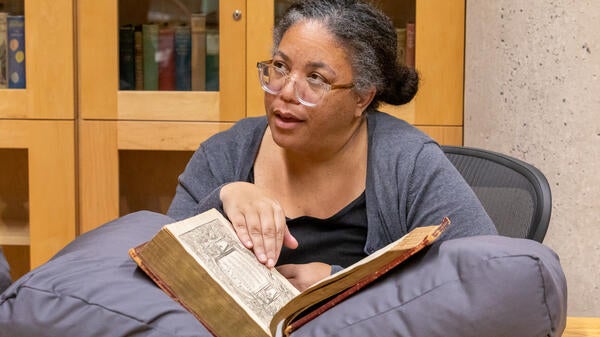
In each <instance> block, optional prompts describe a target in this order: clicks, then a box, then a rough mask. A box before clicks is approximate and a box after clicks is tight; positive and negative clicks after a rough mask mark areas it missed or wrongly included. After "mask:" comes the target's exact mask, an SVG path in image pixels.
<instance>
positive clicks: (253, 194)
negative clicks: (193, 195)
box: [220, 182, 298, 268]
mask: <svg viewBox="0 0 600 337" xmlns="http://www.w3.org/2000/svg"><path fill="white" fill-rule="evenodd" d="M220 197H221V202H222V203H223V210H224V211H225V214H226V215H227V217H228V218H229V221H231V224H232V225H233V229H234V230H235V232H236V233H237V236H238V238H239V239H240V241H241V242H242V244H243V245H244V246H246V248H248V249H252V250H253V251H254V255H256V258H257V259H258V261H260V262H261V263H263V264H264V265H266V266H267V267H269V268H272V267H274V266H275V264H276V263H277V259H278V258H279V254H280V253H281V247H282V246H283V245H285V246H286V247H288V248H291V249H294V248H296V247H298V241H296V239H295V238H294V237H293V236H292V234H291V233H290V232H289V230H288V228H287V224H286V221H285V213H284V212H283V209H282V208H281V206H280V205H279V202H278V201H277V200H275V199H274V198H272V197H270V196H269V195H268V194H267V193H266V192H265V191H264V190H262V189H261V188H259V187H257V186H256V185H254V184H251V183H247V182H233V183H229V184H227V185H225V186H223V187H222V188H221V194H220Z"/></svg>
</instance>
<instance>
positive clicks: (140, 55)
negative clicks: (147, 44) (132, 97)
mask: <svg viewBox="0 0 600 337" xmlns="http://www.w3.org/2000/svg"><path fill="white" fill-rule="evenodd" d="M133 41H134V43H133V52H134V63H135V90H144V44H143V38H142V25H135V28H134V31H133Z"/></svg>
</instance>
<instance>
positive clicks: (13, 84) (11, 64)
mask: <svg viewBox="0 0 600 337" xmlns="http://www.w3.org/2000/svg"><path fill="white" fill-rule="evenodd" d="M6 35H7V40H8V87H9V88H16V89H24V88H25V87H26V85H27V83H26V71H25V17H24V16H23V15H8V17H7V20H6Z"/></svg>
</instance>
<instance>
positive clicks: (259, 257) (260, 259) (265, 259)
mask: <svg viewBox="0 0 600 337" xmlns="http://www.w3.org/2000/svg"><path fill="white" fill-rule="evenodd" d="M258 260H259V261H260V262H265V261H267V256H266V255H265V254H260V255H258Z"/></svg>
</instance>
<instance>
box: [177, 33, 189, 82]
mask: <svg viewBox="0 0 600 337" xmlns="http://www.w3.org/2000/svg"><path fill="white" fill-rule="evenodd" d="M191 58H192V36H191V31H190V26H188V25H183V26H177V27H175V90H178V91H190V90H192V67H191Z"/></svg>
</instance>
